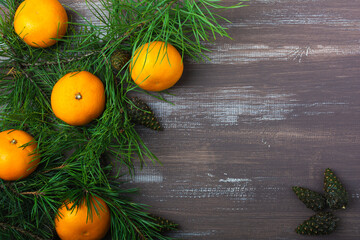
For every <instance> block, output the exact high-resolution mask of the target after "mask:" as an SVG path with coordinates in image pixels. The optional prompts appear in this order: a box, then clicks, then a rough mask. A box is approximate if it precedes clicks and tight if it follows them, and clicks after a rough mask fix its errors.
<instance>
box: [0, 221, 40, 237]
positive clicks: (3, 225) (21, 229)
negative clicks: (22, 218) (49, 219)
mask: <svg viewBox="0 0 360 240" xmlns="http://www.w3.org/2000/svg"><path fill="white" fill-rule="evenodd" d="M0 227H1V228H3V229H4V230H5V229H13V230H15V231H17V232H20V233H22V234H24V235H28V236H30V237H32V238H34V239H36V240H46V239H45V238H42V237H39V236H37V235H35V234H33V233H31V232H29V231H26V230H25V229H23V228H20V227H15V226H12V225H10V224H8V223H3V222H0Z"/></svg>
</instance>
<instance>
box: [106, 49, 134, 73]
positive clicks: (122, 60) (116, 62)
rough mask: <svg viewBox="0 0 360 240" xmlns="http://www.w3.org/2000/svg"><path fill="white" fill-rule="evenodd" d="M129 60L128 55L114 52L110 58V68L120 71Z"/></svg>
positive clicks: (117, 51) (124, 52)
mask: <svg viewBox="0 0 360 240" xmlns="http://www.w3.org/2000/svg"><path fill="white" fill-rule="evenodd" d="M129 60H130V54H129V53H128V52H126V51H124V50H115V51H114V52H113V54H112V55H111V57H110V62H111V66H112V67H113V68H114V69H115V70H116V71H120V70H121V69H122V68H123V67H124V66H125V64H127V63H128V62H129Z"/></svg>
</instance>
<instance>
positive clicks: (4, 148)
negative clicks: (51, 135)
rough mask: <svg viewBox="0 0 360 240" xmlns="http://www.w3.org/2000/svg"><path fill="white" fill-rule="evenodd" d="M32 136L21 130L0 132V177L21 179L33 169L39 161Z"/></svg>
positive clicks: (7, 179) (12, 179) (8, 179)
mask: <svg viewBox="0 0 360 240" xmlns="http://www.w3.org/2000/svg"><path fill="white" fill-rule="evenodd" d="M36 148H37V143H36V142H35V141H34V138H33V137H32V136H31V135H30V134H28V133H26V132H24V131H21V130H13V129H11V130H6V131H3V132H1V133H0V178H1V179H3V180H6V181H14V180H19V179H23V178H25V177H27V176H29V175H30V174H31V173H32V172H34V171H35V169H36V168H37V165H38V164H39V162H40V158H39V154H38V153H36V152H35V150H36Z"/></svg>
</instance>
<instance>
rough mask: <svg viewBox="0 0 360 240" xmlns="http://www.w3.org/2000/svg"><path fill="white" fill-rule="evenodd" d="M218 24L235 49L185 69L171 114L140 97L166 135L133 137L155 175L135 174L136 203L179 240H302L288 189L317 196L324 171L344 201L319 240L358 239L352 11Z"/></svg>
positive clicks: (256, 6)
mask: <svg viewBox="0 0 360 240" xmlns="http://www.w3.org/2000/svg"><path fill="white" fill-rule="evenodd" d="M61 2H62V3H64V4H67V5H69V6H70V7H72V8H74V9H75V10H77V11H79V12H80V13H82V14H84V15H85V16H86V17H91V13H90V12H89V11H88V10H86V5H85V1H84V0H78V1H70V0H62V1H61ZM231 3H235V1H226V4H231ZM226 16H227V17H228V18H229V19H230V20H231V21H232V23H231V24H228V25H227V26H228V27H229V32H230V34H231V36H232V37H233V40H228V39H222V38H219V39H218V40H217V42H216V43H215V44H214V45H211V46H210V48H211V49H212V50H213V52H211V53H209V56H210V57H211V59H212V62H206V63H203V64H195V63H187V64H186V66H185V69H186V70H185V73H184V75H183V77H182V79H181V81H180V82H179V83H178V84H177V85H176V86H175V87H174V88H172V89H171V93H172V94H174V95H175V96H169V97H168V99H169V100H170V101H172V102H173V103H175V105H170V104H166V103H163V102H159V101H157V100H156V99H151V98H148V97H146V96H144V98H146V99H147V100H148V101H149V102H150V105H151V106H152V107H153V108H154V109H155V111H156V113H157V114H158V115H159V116H160V117H161V119H162V122H163V125H164V127H165V131H164V132H160V133H157V132H154V131H151V130H147V129H143V128H139V131H140V132H141V134H142V136H143V137H144V139H145V141H146V143H147V145H148V147H149V148H150V149H151V150H152V151H153V152H154V153H155V154H156V155H157V156H158V157H159V159H160V160H161V161H162V162H163V165H164V166H157V165H155V166H154V165H152V164H151V163H149V165H148V166H146V167H145V168H144V169H143V170H142V171H138V172H137V174H136V176H135V178H134V179H133V180H132V181H131V183H129V184H127V186H128V187H139V188H140V193H139V195H137V196H135V197H134V199H135V200H136V201H139V202H142V203H145V204H149V205H151V206H152V208H151V211H152V212H154V213H156V214H159V215H162V216H164V217H166V218H169V219H171V220H173V221H175V222H177V223H179V224H180V226H181V228H180V230H179V231H178V232H175V233H172V234H171V235H172V236H174V237H179V238H182V239H191V240H200V239H206V240H219V239H221V240H235V239H254V240H260V239H289V240H290V239H307V238H306V237H301V236H299V235H296V234H295V233H294V229H295V227H296V226H297V225H298V224H300V223H301V222H302V221H303V220H305V219H306V218H308V217H309V216H310V215H311V214H312V212H311V210H309V209H306V208H305V207H304V206H303V204H302V203H301V202H300V201H299V200H298V199H297V198H296V196H295V195H294V193H293V192H292V191H291V186H293V185H301V186H305V187H309V188H312V189H314V190H319V191H320V190H321V188H322V174H323V171H324V169H325V168H327V167H330V168H332V169H333V170H334V171H335V172H336V174H337V175H338V176H339V177H340V178H341V179H342V180H343V182H344V184H345V186H346V187H347V188H348V191H349V193H350V197H351V200H350V203H349V208H348V210H347V211H339V212H337V213H336V214H337V215H338V216H339V217H341V222H340V225H339V228H338V230H337V231H336V232H335V233H334V234H332V235H330V236H327V237H325V238H324V237H323V238H319V239H342V240H347V239H359V236H360V227H359V226H360V218H359V217H358V216H359V214H360V209H359V198H360V190H359V189H360V182H359V180H358V174H359V172H360V164H359V163H358V162H359V156H360V148H359V143H360V97H359V94H360V81H359V75H360V68H359V65H360V45H359V39H360V32H359V27H360V19H359V17H358V16H360V1H356V0H355V1H354V0H343V1H338V0H251V1H250V2H249V6H248V7H246V8H241V9H235V10H230V11H228V12H227V13H226ZM313 239H315V238H313Z"/></svg>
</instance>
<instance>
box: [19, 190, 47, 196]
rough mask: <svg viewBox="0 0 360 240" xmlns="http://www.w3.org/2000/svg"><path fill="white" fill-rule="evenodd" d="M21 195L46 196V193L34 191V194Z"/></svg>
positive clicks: (22, 193)
mask: <svg viewBox="0 0 360 240" xmlns="http://www.w3.org/2000/svg"><path fill="white" fill-rule="evenodd" d="M20 194H21V195H35V196H40V195H41V196H44V195H45V193H43V192H39V191H34V192H21V193H20Z"/></svg>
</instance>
